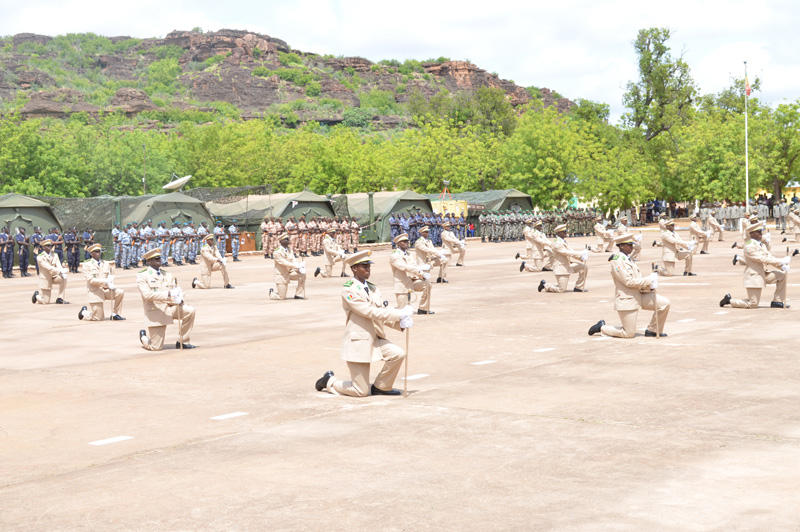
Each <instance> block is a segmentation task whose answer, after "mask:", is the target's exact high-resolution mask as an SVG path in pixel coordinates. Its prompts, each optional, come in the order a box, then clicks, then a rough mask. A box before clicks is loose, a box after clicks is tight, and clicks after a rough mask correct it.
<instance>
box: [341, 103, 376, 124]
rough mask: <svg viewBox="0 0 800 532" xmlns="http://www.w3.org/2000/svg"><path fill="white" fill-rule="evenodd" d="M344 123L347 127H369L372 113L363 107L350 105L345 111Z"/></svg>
mask: <svg viewBox="0 0 800 532" xmlns="http://www.w3.org/2000/svg"><path fill="white" fill-rule="evenodd" d="M343 118H344V119H343V120H342V124H344V125H345V126H347V127H367V126H368V125H369V124H370V122H371V121H372V113H371V112H369V111H368V110H366V109H362V108H361V107H350V108H349V109H346V110H345V111H344V115H343Z"/></svg>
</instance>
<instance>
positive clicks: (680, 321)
mask: <svg viewBox="0 0 800 532" xmlns="http://www.w3.org/2000/svg"><path fill="white" fill-rule="evenodd" d="M690 321H694V318H685V319H682V320H678V323H689V322H690Z"/></svg>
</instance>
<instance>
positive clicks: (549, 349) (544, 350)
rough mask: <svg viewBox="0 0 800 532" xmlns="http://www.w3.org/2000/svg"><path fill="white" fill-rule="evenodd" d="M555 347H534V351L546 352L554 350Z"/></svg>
mask: <svg viewBox="0 0 800 532" xmlns="http://www.w3.org/2000/svg"><path fill="white" fill-rule="evenodd" d="M555 350H556V348H555V347H540V348H539V349H534V350H533V352H534V353H546V352H548V351H555Z"/></svg>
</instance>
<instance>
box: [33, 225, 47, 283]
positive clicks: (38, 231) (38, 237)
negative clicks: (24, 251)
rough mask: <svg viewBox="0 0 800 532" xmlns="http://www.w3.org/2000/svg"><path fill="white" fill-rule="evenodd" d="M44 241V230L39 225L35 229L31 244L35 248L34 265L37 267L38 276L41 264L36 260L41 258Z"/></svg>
mask: <svg viewBox="0 0 800 532" xmlns="http://www.w3.org/2000/svg"><path fill="white" fill-rule="evenodd" d="M42 240H44V235H43V234H42V228H41V227H39V226H38V225H37V226H36V227H34V228H33V234H32V235H31V238H30V242H31V245H32V246H33V255H32V256H33V264H34V265H35V266H36V275H39V262H38V261H37V260H36V257H38V256H39V253H41V251H42V245H41V241H42Z"/></svg>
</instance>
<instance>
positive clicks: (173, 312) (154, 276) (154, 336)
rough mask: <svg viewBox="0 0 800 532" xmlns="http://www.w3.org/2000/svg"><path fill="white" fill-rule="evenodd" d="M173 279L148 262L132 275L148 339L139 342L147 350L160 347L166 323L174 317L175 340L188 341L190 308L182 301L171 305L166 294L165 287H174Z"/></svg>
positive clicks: (191, 316)
mask: <svg viewBox="0 0 800 532" xmlns="http://www.w3.org/2000/svg"><path fill="white" fill-rule="evenodd" d="M175 284H176V283H175V279H174V278H173V277H172V275H170V274H169V273H167V272H165V271H163V270H154V269H153V268H150V267H149V266H148V267H147V268H145V269H144V270H142V271H140V272H139V273H138V274H137V275H136V286H137V287H138V288H139V294H141V296H142V306H143V307H144V317H145V322H146V326H147V336H148V337H149V338H150V343H149V344H147V345H143V346H142V347H144V348H145V349H147V350H148V351H160V350H161V349H163V347H164V336H165V334H166V332H167V325H171V324H172V322H174V321H175V320H178V321H179V323H180V330H179V331H178V335H179V341H180V342H181V343H183V344H187V343H189V333H190V332H191V330H192V327H194V308H192V307H190V306H189V305H186V304H180V305H174V304H172V303H171V301H170V298H169V290H170V289H171V288H173V287H175Z"/></svg>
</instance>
